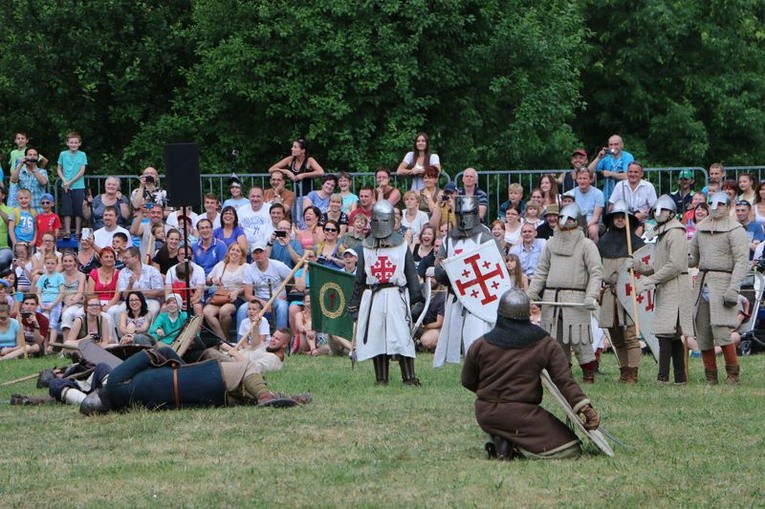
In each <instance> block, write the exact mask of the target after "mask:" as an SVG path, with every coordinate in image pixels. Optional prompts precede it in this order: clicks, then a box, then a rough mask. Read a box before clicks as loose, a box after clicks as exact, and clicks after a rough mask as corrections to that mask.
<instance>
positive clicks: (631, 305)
mask: <svg viewBox="0 0 765 509" xmlns="http://www.w3.org/2000/svg"><path fill="white" fill-rule="evenodd" d="M655 248H656V246H655V245H654V244H646V245H645V246H643V247H641V248H640V249H638V250H637V251H635V256H637V257H639V258H640V259H641V260H642V261H643V263H645V264H649V263H652V262H653V257H654V251H655ZM641 277H643V276H641V275H640V274H638V273H637V272H635V282H637V281H638V280H639V279H640V278H641ZM634 293H635V289H634V288H633V286H632V278H631V276H630V271H629V270H625V271H623V272H622V273H621V274H619V279H618V280H617V282H616V297H617V298H618V299H619V303H620V304H621V305H622V306H624V309H625V310H626V311H627V314H628V315H629V316H630V318H632V321H634V322H635V323H637V324H638V325H639V326H640V336H641V337H642V338H643V341H645V342H646V344H647V345H648V348H650V349H651V353H652V354H653V356H654V358H655V359H656V360H657V361H658V360H659V340H658V339H657V338H656V336H654V334H653V315H654V290H647V291H645V292H643V293H641V294H638V295H635V296H634V299H635V300H634V301H633V294H634ZM635 303H637V319H636V318H635Z"/></svg>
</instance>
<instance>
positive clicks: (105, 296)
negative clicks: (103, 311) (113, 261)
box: [88, 269, 120, 302]
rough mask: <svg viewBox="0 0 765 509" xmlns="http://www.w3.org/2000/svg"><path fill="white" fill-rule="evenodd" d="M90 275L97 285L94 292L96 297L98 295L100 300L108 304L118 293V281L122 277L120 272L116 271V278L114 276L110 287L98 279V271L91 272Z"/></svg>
mask: <svg viewBox="0 0 765 509" xmlns="http://www.w3.org/2000/svg"><path fill="white" fill-rule="evenodd" d="M88 275H89V276H90V279H92V280H93V282H94V283H95V285H94V286H93V290H94V291H95V292H96V295H98V300H101V301H107V302H108V301H110V300H112V299H113V298H114V293H115V292H116V291H117V279H118V276H119V275H120V271H119V270H115V271H114V276H112V280H111V282H110V283H109V284H108V285H105V284H103V283H102V282H101V280H100V279H99V278H98V269H93V270H91V271H90V274H88Z"/></svg>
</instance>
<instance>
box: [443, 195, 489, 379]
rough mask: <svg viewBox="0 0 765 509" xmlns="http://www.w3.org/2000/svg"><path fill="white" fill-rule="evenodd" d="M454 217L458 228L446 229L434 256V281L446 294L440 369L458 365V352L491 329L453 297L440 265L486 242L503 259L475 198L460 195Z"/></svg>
mask: <svg viewBox="0 0 765 509" xmlns="http://www.w3.org/2000/svg"><path fill="white" fill-rule="evenodd" d="M454 206H455V211H456V215H457V227H456V228H452V229H451V230H449V234H448V235H447V236H446V238H445V239H444V242H443V244H441V247H440V248H439V249H438V253H436V261H435V270H434V274H435V277H436V280H438V282H439V283H441V284H442V285H444V286H445V287H446V288H447V290H448V292H449V294H448V296H447V298H446V305H445V307H444V310H445V314H444V323H443V326H442V327H441V332H440V333H439V335H438V344H437V346H436V355H435V356H434V357H433V366H435V367H440V366H443V364H444V362H451V363H457V364H458V363H459V362H460V353H461V352H462V351H464V352H467V350H468V348H469V347H470V344H471V343H472V342H473V341H475V340H476V339H478V338H479V337H480V336H481V335H482V334H484V333H486V332H488V331H489V330H491V328H492V327H493V326H494V323H493V322H487V321H485V320H483V319H482V318H480V317H478V316H475V315H474V314H473V313H471V312H470V311H469V310H468V309H467V308H465V307H464V306H463V305H462V303H461V302H460V300H459V299H458V298H457V296H456V295H455V292H454V289H453V288H452V283H451V281H450V280H449V276H448V275H447V273H446V270H445V269H444V267H443V266H442V265H441V263H442V262H443V261H444V260H445V259H447V258H452V257H454V256H458V255H460V254H462V253H467V252H470V251H473V250H475V249H477V248H478V247H479V246H481V245H482V244H485V243H491V244H492V245H494V246H496V249H497V255H496V258H497V259H498V260H501V259H502V255H501V254H500V252H499V246H498V245H497V242H496V240H494V237H493V236H492V234H491V231H490V230H489V229H488V228H487V227H486V226H485V225H483V224H481V218H480V216H479V208H478V207H479V204H478V201H477V200H476V199H475V197H472V196H459V197H457V198H456V200H455V202H454Z"/></svg>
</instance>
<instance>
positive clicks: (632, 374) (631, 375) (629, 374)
mask: <svg viewBox="0 0 765 509" xmlns="http://www.w3.org/2000/svg"><path fill="white" fill-rule="evenodd" d="M624 370H625V378H626V379H625V380H624V381H623V382H622V380H619V381H620V382H622V383H625V384H629V385H635V384H636V383H637V382H638V381H637V375H638V368H624Z"/></svg>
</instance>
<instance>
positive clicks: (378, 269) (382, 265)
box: [369, 256, 396, 283]
mask: <svg viewBox="0 0 765 509" xmlns="http://www.w3.org/2000/svg"><path fill="white" fill-rule="evenodd" d="M395 272H396V266H395V265H393V264H392V263H391V262H390V259H389V258H388V257H387V256H380V257H378V258H377V261H376V262H375V263H374V265H372V267H371V269H370V270H369V273H370V274H372V275H373V276H374V277H376V278H377V281H379V282H380V283H387V282H388V281H390V278H392V277H393V274H394V273H395Z"/></svg>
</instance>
